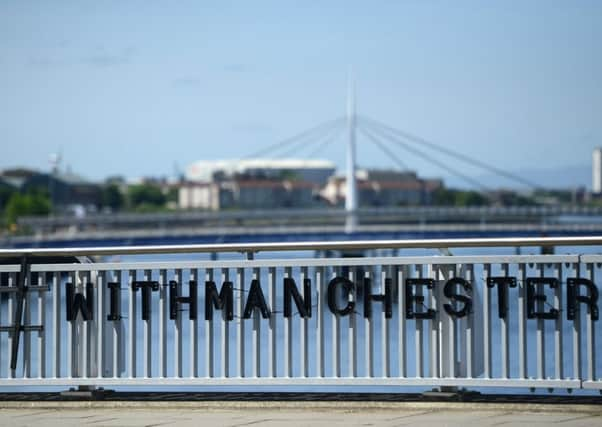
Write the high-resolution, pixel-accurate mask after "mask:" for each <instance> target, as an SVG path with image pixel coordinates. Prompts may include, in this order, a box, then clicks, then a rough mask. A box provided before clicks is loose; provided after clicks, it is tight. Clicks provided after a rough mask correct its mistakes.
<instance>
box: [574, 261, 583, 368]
mask: <svg viewBox="0 0 602 427" xmlns="http://www.w3.org/2000/svg"><path fill="white" fill-rule="evenodd" d="M573 269H574V271H575V277H577V278H579V277H581V264H580V263H574V264H573ZM572 323H573V326H572V328H571V335H572V343H573V379H577V380H581V379H583V376H582V371H581V356H582V352H581V310H577V311H576V313H575V318H574V319H573V322H572Z"/></svg>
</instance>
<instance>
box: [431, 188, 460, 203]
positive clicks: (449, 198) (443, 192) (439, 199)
mask: <svg viewBox="0 0 602 427" xmlns="http://www.w3.org/2000/svg"><path fill="white" fill-rule="evenodd" d="M455 201H456V190H450V189H448V188H438V189H436V190H435V191H434V193H433V204H434V205H439V206H452V205H454V204H455Z"/></svg>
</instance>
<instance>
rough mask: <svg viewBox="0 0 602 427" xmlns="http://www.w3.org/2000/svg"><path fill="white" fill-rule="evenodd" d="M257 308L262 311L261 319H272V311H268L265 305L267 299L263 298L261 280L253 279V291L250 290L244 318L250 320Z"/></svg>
mask: <svg viewBox="0 0 602 427" xmlns="http://www.w3.org/2000/svg"><path fill="white" fill-rule="evenodd" d="M255 308H258V309H259V310H261V317H263V318H264V319H269V318H270V310H268V306H267V304H266V303H265V298H264V296H263V291H262V290H261V285H260V284H259V280H255V279H253V280H251V289H249V297H248V298H247V303H246V304H245V312H244V314H243V316H242V317H244V318H245V319H248V318H250V317H251V314H252V313H253V310H254V309H255Z"/></svg>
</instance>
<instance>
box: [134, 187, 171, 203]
mask: <svg viewBox="0 0 602 427" xmlns="http://www.w3.org/2000/svg"><path fill="white" fill-rule="evenodd" d="M128 198H129V201H130V204H131V206H132V207H134V208H136V207H138V206H140V205H151V206H156V207H160V206H163V205H165V195H164V194H163V192H162V191H161V189H160V188H159V187H157V186H156V185H150V184H140V185H132V186H131V187H130V188H129V189H128Z"/></svg>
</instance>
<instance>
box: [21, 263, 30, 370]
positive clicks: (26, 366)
mask: <svg viewBox="0 0 602 427" xmlns="http://www.w3.org/2000/svg"><path fill="white" fill-rule="evenodd" d="M21 274H23V273H21ZM25 280H26V281H27V283H26V285H25V286H31V271H30V270H29V269H28V270H27V276H26V279H25ZM31 310H32V301H31V291H29V292H26V293H25V297H24V301H23V325H25V326H29V325H31ZM21 336H22V338H23V377H24V378H31V333H30V332H29V331H22V332H21Z"/></svg>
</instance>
